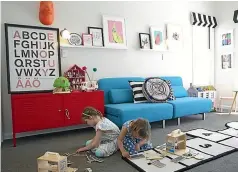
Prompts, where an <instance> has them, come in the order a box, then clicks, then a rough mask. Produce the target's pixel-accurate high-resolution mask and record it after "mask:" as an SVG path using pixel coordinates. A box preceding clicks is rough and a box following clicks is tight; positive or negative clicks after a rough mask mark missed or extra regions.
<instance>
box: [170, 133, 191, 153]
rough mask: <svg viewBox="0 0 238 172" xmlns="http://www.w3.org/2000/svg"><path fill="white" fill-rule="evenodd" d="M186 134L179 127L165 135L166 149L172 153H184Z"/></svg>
mask: <svg viewBox="0 0 238 172" xmlns="http://www.w3.org/2000/svg"><path fill="white" fill-rule="evenodd" d="M186 140H187V139H186V134H185V133H183V132H181V131H180V130H179V129H178V130H174V131H173V132H171V133H170V134H168V135H167V138H166V151H167V152H169V153H173V154H184V153H185V152H186Z"/></svg>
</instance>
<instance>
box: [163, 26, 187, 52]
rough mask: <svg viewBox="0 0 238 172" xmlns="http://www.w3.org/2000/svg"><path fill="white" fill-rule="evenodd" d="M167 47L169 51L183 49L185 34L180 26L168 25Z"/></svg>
mask: <svg viewBox="0 0 238 172" xmlns="http://www.w3.org/2000/svg"><path fill="white" fill-rule="evenodd" d="M167 45H168V49H169V50H171V51H173V50H175V51H177V50H180V49H182V46H183V34H182V27H181V26H180V25H178V24H167Z"/></svg>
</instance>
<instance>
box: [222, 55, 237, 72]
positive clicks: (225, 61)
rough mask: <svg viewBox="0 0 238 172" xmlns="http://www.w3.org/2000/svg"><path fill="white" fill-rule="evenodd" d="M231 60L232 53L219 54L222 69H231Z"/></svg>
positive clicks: (232, 63)
mask: <svg viewBox="0 0 238 172" xmlns="http://www.w3.org/2000/svg"><path fill="white" fill-rule="evenodd" d="M233 65H234V62H233V53H223V54H221V68H222V69H231V68H233V67H234V66H233Z"/></svg>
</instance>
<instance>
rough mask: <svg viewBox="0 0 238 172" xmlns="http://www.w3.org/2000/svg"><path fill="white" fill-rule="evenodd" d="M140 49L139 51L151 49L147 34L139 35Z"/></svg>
mask: <svg viewBox="0 0 238 172" xmlns="http://www.w3.org/2000/svg"><path fill="white" fill-rule="evenodd" d="M139 39H140V48H141V49H151V39H150V34H148V33H139Z"/></svg>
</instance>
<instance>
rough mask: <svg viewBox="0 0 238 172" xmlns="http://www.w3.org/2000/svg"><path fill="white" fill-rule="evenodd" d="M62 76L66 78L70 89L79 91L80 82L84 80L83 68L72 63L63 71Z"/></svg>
mask: <svg viewBox="0 0 238 172" xmlns="http://www.w3.org/2000/svg"><path fill="white" fill-rule="evenodd" d="M64 76H65V77H66V78H68V80H69V82H70V87H71V90H72V91H81V85H82V82H84V81H85V71H84V70H83V69H81V68H80V67H79V66H77V65H74V66H73V67H71V68H70V69H69V70H67V71H66V72H65V73H64Z"/></svg>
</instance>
